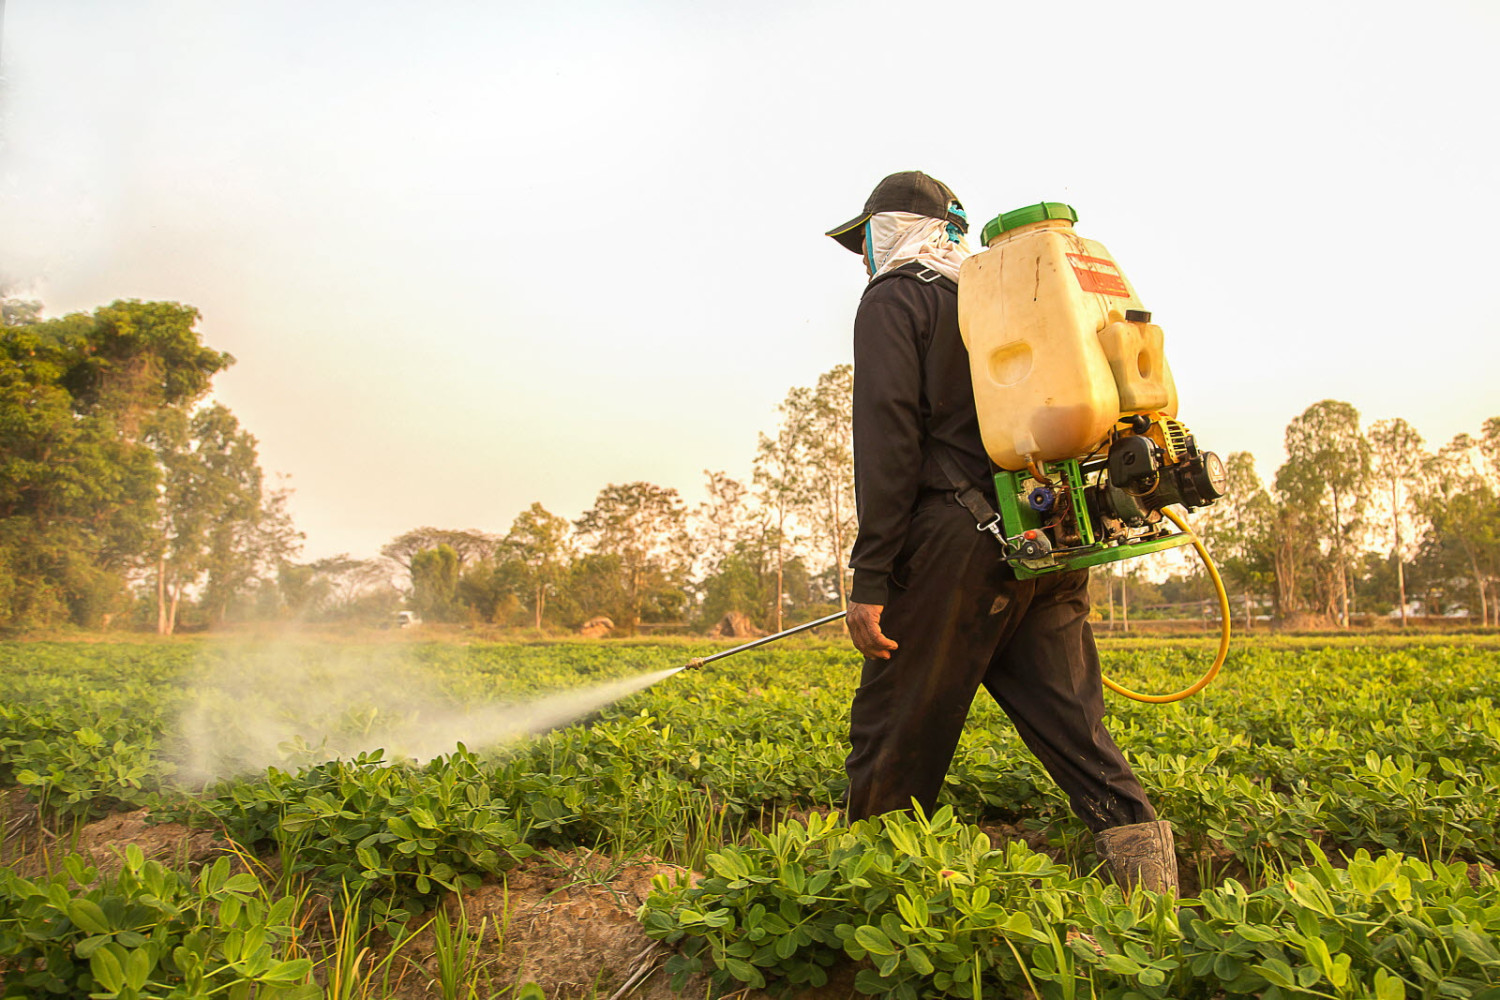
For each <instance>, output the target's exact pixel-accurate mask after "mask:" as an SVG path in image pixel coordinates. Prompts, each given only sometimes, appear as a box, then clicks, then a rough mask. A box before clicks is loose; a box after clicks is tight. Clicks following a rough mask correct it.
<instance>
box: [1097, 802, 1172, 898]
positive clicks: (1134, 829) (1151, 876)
mask: <svg viewBox="0 0 1500 1000" xmlns="http://www.w3.org/2000/svg"><path fill="white" fill-rule="evenodd" d="M1094 850H1095V851H1096V852H1097V853H1098V854H1099V856H1100V857H1102V858H1103V859H1104V863H1105V864H1106V865H1107V866H1108V867H1109V873H1110V874H1111V875H1112V876H1114V879H1115V883H1116V884H1117V885H1119V886H1120V888H1122V889H1132V888H1134V887H1135V886H1138V885H1139V886H1144V887H1145V888H1147V889H1150V890H1151V891H1152V892H1162V893H1164V892H1167V891H1169V890H1170V891H1171V892H1172V894H1173V895H1176V893H1177V851H1176V848H1175V847H1174V845H1173V843H1172V824H1170V823H1168V822H1166V821H1165V820H1157V821H1155V822H1152V823H1131V824H1129V825H1128V826H1114V827H1110V828H1109V829H1108V830H1100V831H1099V832H1098V833H1096V834H1094Z"/></svg>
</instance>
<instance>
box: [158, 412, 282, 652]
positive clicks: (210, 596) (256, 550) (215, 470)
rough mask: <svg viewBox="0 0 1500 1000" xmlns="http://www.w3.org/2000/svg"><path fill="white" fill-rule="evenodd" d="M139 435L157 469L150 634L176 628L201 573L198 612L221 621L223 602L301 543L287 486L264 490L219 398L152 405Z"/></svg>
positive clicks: (246, 443)
mask: <svg viewBox="0 0 1500 1000" xmlns="http://www.w3.org/2000/svg"><path fill="white" fill-rule="evenodd" d="M145 436H146V440H147V441H149V442H150V444H151V445H152V447H153V448H154V449H155V451H156V455H157V460H158V461H159V462H160V465H161V469H162V488H161V496H160V503H159V524H160V529H159V530H160V542H159V547H158V557H157V561H156V602H157V615H156V628H157V632H158V634H161V635H171V634H172V633H173V631H175V630H176V627H177V618H178V609H179V607H180V605H181V602H182V598H183V595H184V593H185V592H186V591H187V590H189V589H190V588H193V587H195V586H197V584H198V583H199V582H200V581H203V580H205V579H206V583H205V586H204V590H203V595H202V596H203V602H202V603H203V608H204V611H205V612H206V613H207V617H208V620H209V623H210V624H213V625H218V624H222V623H223V621H224V617H225V614H226V612H227V610H228V608H229V605H230V602H231V601H233V600H234V599H235V597H237V596H238V595H239V594H241V593H243V592H244V591H245V590H247V589H248V588H249V587H250V586H251V585H252V584H253V583H254V582H256V581H258V580H259V579H261V577H262V575H263V574H266V573H269V572H271V571H272V569H273V568H274V567H275V566H277V565H279V564H280V563H281V562H283V561H285V560H286V559H288V558H289V557H290V556H291V555H292V554H293V553H294V552H295V551H296V549H297V548H298V546H299V544H300V540H301V536H300V535H299V534H298V533H297V532H296V531H295V530H294V529H293V528H292V526H291V520H290V518H289V517H288V515H287V513H286V492H285V491H277V492H273V493H269V494H268V493H267V492H266V490H265V488H264V483H263V477H262V474H261V470H260V464H259V462H258V458H257V455H256V446H255V445H256V443H255V438H254V437H253V436H252V435H251V434H250V433H249V432H248V431H245V430H244V429H242V428H241V427H240V425H239V421H238V420H237V419H236V418H235V416H234V414H233V413H231V412H230V411H229V409H228V408H227V407H225V406H223V405H221V404H217V403H215V404H213V405H211V406H206V407H204V408H202V409H200V410H198V411H197V412H195V413H193V414H191V415H189V414H187V413H185V412H183V411H182V410H180V409H176V408H168V409H163V410H159V411H157V412H156V413H155V414H153V415H152V417H151V418H150V419H149V420H148V421H147V423H146V432H145Z"/></svg>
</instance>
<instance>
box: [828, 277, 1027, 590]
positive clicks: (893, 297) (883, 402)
mask: <svg viewBox="0 0 1500 1000" xmlns="http://www.w3.org/2000/svg"><path fill="white" fill-rule="evenodd" d="M932 275H934V272H932V271H928V270H926V269H925V268H923V267H921V266H920V265H915V264H908V265H906V267H903V268H899V269H897V270H896V271H893V272H891V273H889V274H886V275H882V276H881V277H879V278H877V279H876V280H874V281H872V282H871V283H870V284H869V286H868V287H867V288H866V289H865V294H864V297H863V298H862V299H861V300H860V303H859V312H858V313H857V314H856V315H855V318H854V484H855V494H856V499H857V506H858V512H859V534H858V536H857V537H856V538H855V541H854V552H853V555H852V556H851V558H850V560H849V565H850V566H851V567H852V568H853V570H854V588H853V591H852V593H851V595H850V596H851V598H852V599H853V600H855V601H857V602H859V603H861V604H885V603H886V599H887V597H888V588H889V583H890V573H891V569H892V567H893V566H894V565H895V563H896V560H897V558H898V556H899V555H900V553H901V549H902V545H903V544H904V543H905V541H906V535H907V528H908V525H909V523H910V519H911V513H912V510H913V508H914V507H915V505H916V503H917V500H918V498H919V497H920V496H921V495H922V493H923V492H924V491H932V490H938V491H944V490H946V491H951V490H952V489H953V483H952V482H951V481H950V480H949V477H948V476H947V475H945V474H944V472H943V469H942V467H941V466H940V465H939V464H938V462H937V459H936V458H935V457H934V448H935V447H943V448H946V449H947V450H948V452H949V453H950V454H951V455H952V457H953V459H954V461H955V463H956V464H957V465H958V467H959V468H960V469H962V470H963V472H964V474H965V475H966V476H968V478H969V481H970V482H971V483H974V484H975V485H977V486H979V487H980V488H981V489H983V490H984V491H985V492H986V493H989V492H991V489H992V482H991V479H990V471H989V468H990V467H989V459H988V458H987V457H986V455H985V452H984V444H983V443H982V441H981V440H980V437H979V418H978V417H977V416H976V414H975V411H974V388H973V383H972V382H971V381H970V376H969V353H968V351H967V350H965V349H964V343H963V338H962V337H961V336H960V335H959V332H958V287H957V285H955V284H954V283H953V282H951V281H949V280H948V279H947V278H944V277H941V276H936V277H934V278H933V280H930V281H928V280H924V278H926V277H928V276H932ZM997 558H998V553H997Z"/></svg>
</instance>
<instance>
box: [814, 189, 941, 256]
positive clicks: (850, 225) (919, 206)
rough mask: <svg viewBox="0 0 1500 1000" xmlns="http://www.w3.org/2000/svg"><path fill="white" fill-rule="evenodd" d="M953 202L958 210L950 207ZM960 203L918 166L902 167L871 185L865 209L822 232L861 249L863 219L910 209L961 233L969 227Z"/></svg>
mask: <svg viewBox="0 0 1500 1000" xmlns="http://www.w3.org/2000/svg"><path fill="white" fill-rule="evenodd" d="M950 206H956V207H957V208H958V209H960V211H957V212H955V211H953V210H952V208H951V207H950ZM962 209H963V206H962V205H960V204H959V202H958V198H957V197H956V196H955V195H954V194H953V189H952V188H950V187H948V185H946V184H944V183H943V182H942V181H940V180H936V179H934V178H932V177H928V176H927V175H926V174H924V173H922V171H920V170H903V171H901V172H900V173H899V174H891V175H890V176H889V177H887V178H886V179H885V180H883V181H881V182H880V183H879V184H877V185H875V190H874V191H871V192H870V197H869V198H868V199H866V201H865V209H864V211H863V212H860V213H859V214H858V215H856V216H855V217H854V218H852V219H850V220H849V221H848V222H846V223H844V224H843V225H842V226H835V227H834V228H832V229H830V230H828V232H827V233H826V234H825V235H827V236H832V237H833V238H834V239H836V240H838V242H839V244H840V245H841V246H843V247H844V248H845V249H846V250H852V251H854V252H855V253H860V252H862V247H863V245H864V240H865V236H864V224H865V220H866V219H868V218H869V217H870V216H872V215H878V214H880V213H881V212H912V213H913V214H916V215H923V216H926V217H927V218H929V219H943V220H945V221H947V222H951V223H953V224H954V225H955V226H957V227H958V231H959V232H961V233H967V232H968V231H969V220H968V219H966V218H964V216H963V212H962Z"/></svg>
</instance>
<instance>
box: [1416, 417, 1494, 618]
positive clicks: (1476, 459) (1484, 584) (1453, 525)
mask: <svg viewBox="0 0 1500 1000" xmlns="http://www.w3.org/2000/svg"><path fill="white" fill-rule="evenodd" d="M1427 471H1428V475H1427V477H1426V491H1425V495H1424V497H1423V499H1422V501H1421V508H1422V513H1423V514H1424V515H1425V516H1426V519H1427V522H1428V533H1427V535H1426V536H1425V538H1424V540H1423V557H1424V561H1425V562H1426V563H1427V564H1428V565H1427V572H1428V573H1429V574H1431V575H1433V576H1436V577H1438V578H1440V579H1445V580H1449V581H1453V582H1454V584H1455V585H1454V586H1452V587H1451V589H1452V590H1455V591H1459V592H1461V591H1462V590H1464V589H1466V586H1469V585H1471V586H1472V587H1473V591H1474V596H1473V603H1472V604H1471V605H1470V607H1471V608H1473V609H1476V610H1478V612H1479V620H1480V623H1481V624H1488V623H1489V621H1490V619H1491V607H1492V605H1493V604H1494V603H1495V602H1493V601H1492V600H1491V599H1490V592H1491V590H1492V588H1493V584H1494V582H1495V580H1496V578H1497V575H1500V484H1497V481H1496V476H1495V475H1494V474H1493V473H1494V470H1493V467H1492V466H1491V464H1490V462H1489V459H1488V455H1487V454H1486V447H1485V445H1484V444H1483V443H1482V442H1481V441H1476V440H1475V439H1474V438H1472V437H1470V436H1469V435H1467V434H1460V435H1458V436H1457V437H1456V438H1454V439H1453V440H1452V441H1451V442H1449V443H1448V444H1447V445H1446V446H1444V447H1443V448H1441V449H1439V450H1438V453H1437V455H1435V456H1433V458H1432V459H1431V460H1430V462H1429V464H1428V467H1427ZM1494 610H1495V614H1494V617H1495V618H1496V619H1497V620H1500V607H1496V608H1495V609H1494Z"/></svg>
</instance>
